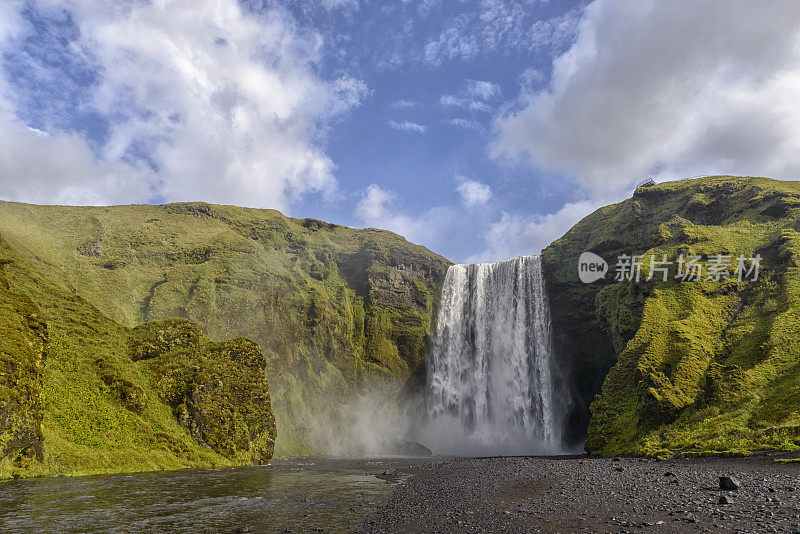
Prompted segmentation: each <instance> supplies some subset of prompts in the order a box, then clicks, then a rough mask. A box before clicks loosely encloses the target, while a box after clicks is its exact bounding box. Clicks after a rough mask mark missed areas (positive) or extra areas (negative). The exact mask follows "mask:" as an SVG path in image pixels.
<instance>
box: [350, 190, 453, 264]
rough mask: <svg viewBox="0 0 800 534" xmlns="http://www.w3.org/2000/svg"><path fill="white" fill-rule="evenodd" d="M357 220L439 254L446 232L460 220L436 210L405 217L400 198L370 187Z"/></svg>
mask: <svg viewBox="0 0 800 534" xmlns="http://www.w3.org/2000/svg"><path fill="white" fill-rule="evenodd" d="M355 216H356V218H357V219H358V220H360V221H361V222H363V223H364V224H365V225H367V226H370V227H373V228H381V229H385V230H391V231H392V232H395V233H397V234H400V235H401V236H403V237H405V238H406V239H408V240H409V241H411V242H413V243H419V244H422V245H425V246H427V247H429V248H431V249H432V250H437V248H438V247H437V244H438V243H439V241H440V239H441V238H442V236H443V235H444V234H446V229H447V228H450V227H452V226H453V224H454V221H456V220H457V219H458V217H457V215H456V213H455V212H454V210H452V209H451V208H447V207H441V206H440V207H434V208H431V209H429V210H428V211H426V212H424V213H422V214H421V215H418V216H411V215H408V214H406V213H403V211H402V210H401V208H400V206H398V200H397V196H396V195H395V194H394V193H393V192H392V191H389V190H387V189H383V188H381V187H380V186H378V185H377V184H371V185H370V186H369V187H367V188H366V190H365V191H364V194H363V196H362V198H361V200H360V201H359V203H358V205H357V206H356V210H355Z"/></svg>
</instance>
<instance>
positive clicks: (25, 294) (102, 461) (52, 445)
mask: <svg viewBox="0 0 800 534" xmlns="http://www.w3.org/2000/svg"><path fill="white" fill-rule="evenodd" d="M0 258H2V259H0V263H2V264H3V265H2V266H0V297H2V299H1V300H0V360H3V361H14V362H16V363H17V364H18V366H19V368H18V370H17V372H15V373H14V375H15V377H14V378H16V384H15V386H16V387H15V388H4V386H5V385H7V384H5V383H4V382H6V381H7V379H8V378H9V376H10V375H9V374H4V375H3V377H2V379H0V412H3V411H6V412H9V411H10V412H12V413H14V414H15V420H16V421H17V427H20V426H24V427H26V428H25V430H26V431H25V432H22V433H20V432H14V430H15V429H14V425H12V426H11V427H10V431H9V428H8V427H4V428H3V432H0V451H2V455H0V478H6V477H9V476H12V475H22V476H37V475H75V474H88V473H112V472H129V471H147V470H161V469H178V468H184V467H199V466H202V467H212V466H228V465H238V464H242V463H252V462H254V461H255V462H257V463H258V462H261V461H267V460H268V459H269V457H270V456H271V452H272V443H273V442H274V437H275V433H274V432H275V431H274V422H271V423H270V421H271V419H270V418H271V417H272V416H271V412H270V410H269V394H268V392H267V390H266V381H265V379H264V375H263V366H264V365H265V364H266V361H265V360H264V359H263V356H261V353H260V351H259V350H258V348H257V347H256V348H255V349H253V348H248V346H247V343H250V344H251V345H252V342H247V341H246V340H241V341H239V340H236V341H233V342H226V343H213V342H211V341H209V340H208V339H207V338H205V336H203V335H202V334H201V333H200V332H199V329H198V330H197V335H196V336H195V341H196V344H195V345H187V344H182V343H173V344H172V345H170V346H168V347H160V348H159V347H156V349H158V350H156V349H154V350H153V351H152V352H153V354H152V356H153V358H157V359H154V360H151V359H140V360H139V361H136V362H134V361H133V359H132V354H133V353H132V351H133V350H134V349H135V347H137V346H140V345H141V344H143V343H150V344H153V343H154V340H157V339H158V338H159V337H163V332H164V330H165V329H164V328H163V327H162V325H160V324H155V325H153V324H148V325H146V326H147V328H149V329H150V332H149V335H144V334H143V333H142V331H141V328H140V329H137V330H136V331H131V330H130V329H129V328H127V327H125V326H122V325H120V324H118V323H117V322H115V321H112V320H111V319H109V318H107V317H106V316H105V315H103V314H102V313H101V312H100V311H99V310H98V309H97V308H95V307H94V306H93V305H91V304H90V303H89V302H87V301H86V300H85V299H83V298H82V297H80V296H78V295H76V294H74V293H73V292H71V291H68V290H66V289H64V288H62V287H60V286H59V285H56V284H54V283H52V282H51V281H50V280H48V279H47V278H46V277H45V276H44V275H43V274H42V273H40V272H39V271H38V270H37V269H35V268H34V267H32V266H31V265H30V263H29V262H28V261H27V260H26V259H25V258H24V257H22V255H20V254H19V253H18V252H17V251H16V250H15V249H14V248H12V247H11V246H10V245H9V244H8V242H7V241H6V240H4V239H3V238H2V237H0ZM193 328H195V329H196V327H193ZM37 340H38V341H37ZM11 344H16V346H12V345H11ZM231 344H233V345H231ZM240 345H241V346H240ZM23 356H24V357H23ZM43 356H46V357H43ZM179 356H180V357H179ZM253 357H256V366H257V369H256V370H253V369H252V368H248V367H243V366H241V364H240V363H239V362H240V361H241V358H253ZM259 357H260V360H259V359H258V358H259ZM156 361H158V364H157V365H156V364H155V363H154V362H156ZM184 361H186V362H187V364H188V366H189V367H192V366H193V367H195V368H196V369H197V373H205V375H203V376H195V384H196V386H195V387H197V386H198V385H199V386H202V387H204V388H206V389H210V391H211V396H212V399H211V400H214V401H215V409H224V410H227V409H231V408H232V409H233V414H229V415H228V416H227V417H218V420H220V421H223V422H225V421H227V422H229V423H231V422H232V423H237V424H240V425H241V424H243V421H244V422H245V426H247V424H250V421H249V420H248V417H249V418H252V417H253V416H252V415H247V414H241V413H236V409H237V408H238V407H241V406H244V407H245V408H247V409H251V410H255V412H257V416H258V418H259V420H260V421H263V422H261V423H259V424H250V428H251V429H252V430H253V437H254V438H256V440H252V441H254V442H253V443H251V440H250V439H248V440H246V443H240V444H239V445H240V446H239V447H238V448H236V447H233V448H231V447H229V446H228V447H226V446H225V444H224V443H222V444H220V443H219V442H215V441H214V435H215V432H214V429H210V430H209V429H200V430H198V429H197V428H194V427H193V426H192V425H191V424H184V425H181V424H179V420H178V418H176V410H175V406H171V405H170V402H169V401H170V399H171V397H170V396H169V395H165V392H164V391H162V388H161V387H159V380H161V377H163V376H165V374H166V373H164V372H163V371H162V370H161V369H159V366H165V365H167V366H172V367H176V368H185V367H187V364H184V363H183V362H184ZM23 366H24V367H23ZM232 366H233V367H235V368H236V369H235V370H234V372H236V373H238V374H237V375H232V376H229V375H227V374H225V373H226V372H227V371H225V369H226V368H229V367H232ZM215 367H219V368H220V369H222V370H223V372H222V373H220V372H219V371H218V370H216V369H215ZM23 383H25V384H27V385H25V386H24V387H21V386H20V384H23ZM236 384H244V385H245V386H246V387H247V388H248V390H249V391H248V395H249V394H250V393H251V392H261V393H260V394H261V395H262V396H264V395H266V398H264V399H261V402H260V403H254V402H253V401H252V400H251V401H249V404H248V403H245V402H242V401H240V400H238V399H236V400H231V399H230V398H227V397H225V396H224V394H223V396H222V398H220V396H219V395H217V396H216V397H213V396H214V395H215V392H219V391H220V389H221V388H223V389H224V388H225V387H231V386H232V385H236ZM215 385H216V387H215ZM9 391H11V393H12V394H14V393H15V392H16V394H19V392H24V393H25V394H26V395H28V396H27V398H24V399H21V400H20V401H19V402H17V401H15V400H14V399H11V401H9V399H8V392H9ZM223 393H224V392H223ZM175 396H176V395H172V397H175ZM178 397H180V395H178ZM195 397H196V396H195ZM181 399H182V402H183V403H184V404H185V403H186V402H187V401H188V402H189V403H192V402H196V403H200V402H202V399H198V398H192V396H191V392H190V394H189V395H185V394H184V395H183V397H181ZM192 412H193V413H194V414H198V413H201V414H202V413H208V414H209V415H213V412H210V411H209V410H208V409H206V408H205V407H203V406H192ZM39 424H40V425H41V431H39ZM270 424H271V425H272V426H271V428H269V425H270ZM265 425H266V427H265ZM219 433H220V434H224V435H228V434H229V432H227V429H226V431H225V432H219ZM20 434H21V438H20ZM9 436H11V437H12V438H15V437H16V438H17V443H16V446H11V447H6V448H3V447H2V444H3V443H4V440H7V438H8V437H9ZM42 438H43V439H42ZM26 439H27V442H26V441H25V440H26ZM257 440H266V441H268V442H269V443H266V442H265V443H264V444H262V443H256V442H255V441H257ZM201 441H202V444H201ZM12 445H13V443H12ZM3 449H5V450H3ZM251 449H252V450H251ZM215 451H216V452H215Z"/></svg>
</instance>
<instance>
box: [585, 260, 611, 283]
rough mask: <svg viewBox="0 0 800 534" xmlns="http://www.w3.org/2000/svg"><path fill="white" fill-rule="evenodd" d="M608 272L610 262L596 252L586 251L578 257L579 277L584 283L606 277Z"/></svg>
mask: <svg viewBox="0 0 800 534" xmlns="http://www.w3.org/2000/svg"><path fill="white" fill-rule="evenodd" d="M607 272H608V263H606V260H604V259H603V258H601V257H600V256H598V255H597V254H595V253H594V252H584V253H583V254H581V257H580V258H578V277H579V278H580V279H581V282H583V283H584V284H591V283H592V282H595V281H597V280H600V279H601V278H605V276H606V273H607Z"/></svg>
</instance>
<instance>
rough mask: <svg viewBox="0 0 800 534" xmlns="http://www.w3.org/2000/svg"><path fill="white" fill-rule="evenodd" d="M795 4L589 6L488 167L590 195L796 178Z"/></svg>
mask: <svg viewBox="0 0 800 534" xmlns="http://www.w3.org/2000/svg"><path fill="white" fill-rule="evenodd" d="M798 42H800V3H798V2H796V1H794V0H783V1H774V2H768V3H754V2H750V1H749V0H732V1H729V2H696V1H694V0H675V1H671V2H658V1H656V0H595V1H594V2H593V3H592V4H591V5H589V6H588V7H587V8H586V10H585V16H584V18H583V20H582V21H581V23H580V26H579V33H578V36H577V39H576V41H575V43H574V44H573V45H572V47H571V48H570V49H569V50H568V51H566V52H565V53H564V54H563V55H561V56H560V57H558V58H557V59H556V60H555V61H554V63H553V75H552V79H551V83H550V86H549V87H547V88H546V89H544V90H540V91H538V92H530V93H524V94H523V95H522V98H521V103H522V109H521V111H518V112H516V113H514V114H512V115H510V116H507V117H501V118H500V119H498V121H497V123H496V127H497V134H498V135H497V139H496V141H495V143H494V144H493V147H492V153H493V155H494V156H495V157H512V158H519V157H530V158H531V159H532V161H533V163H534V164H535V165H536V166H538V167H540V168H545V169H550V170H554V171H557V172H560V173H563V174H565V175H569V176H572V177H575V178H576V179H577V180H579V181H580V182H581V183H582V184H583V185H585V186H587V189H588V190H589V191H590V192H592V193H593V194H594V195H603V194H606V193H609V192H614V191H619V190H622V189H625V188H627V187H629V186H630V185H631V184H632V183H633V182H635V181H637V180H638V179H641V178H642V177H644V176H647V175H654V176H662V177H667V176H669V177H679V176H684V175H694V174H707V173H717V172H723V173H731V174H755V175H767V176H774V177H778V178H790V177H793V178H794V177H797V176H798V175H800V158H798V157H797V154H800V107H798V106H797V96H798V94H800V53H799V52H800V46H798Z"/></svg>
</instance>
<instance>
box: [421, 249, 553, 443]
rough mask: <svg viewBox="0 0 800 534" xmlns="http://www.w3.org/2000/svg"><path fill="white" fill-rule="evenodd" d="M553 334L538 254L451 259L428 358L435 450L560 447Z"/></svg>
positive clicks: (430, 419)
mask: <svg viewBox="0 0 800 534" xmlns="http://www.w3.org/2000/svg"><path fill="white" fill-rule="evenodd" d="M550 337H551V336H550V310H549V306H548V304H547V296H546V294H545V291H544V280H543V277H542V262H541V258H540V257H539V256H523V257H519V258H514V259H512V260H509V261H505V262H500V263H478V264H472V265H453V266H452V267H450V269H449V270H448V271H447V276H446V277H445V281H444V286H443V288H442V299H441V303H440V309H439V314H438V316H437V324H436V333H435V335H434V338H433V343H432V348H431V351H430V353H429V357H428V385H427V399H426V400H427V406H428V416H429V417H428V425H427V432H426V434H427V435H426V439H427V440H428V442H429V443H430V445H431V448H432V449H434V452H435V453H437V454H482V455H494V454H497V455H501V454H504V455H505V454H553V453H556V452H559V447H560V441H561V439H560V438H561V436H560V432H559V430H560V429H559V428H558V426H559V425H557V422H556V419H557V416H556V414H555V413H554V412H555V410H554V406H555V400H554V395H553V394H554V386H553V375H554V374H555V371H554V369H553V362H552V345H551V339H550Z"/></svg>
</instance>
